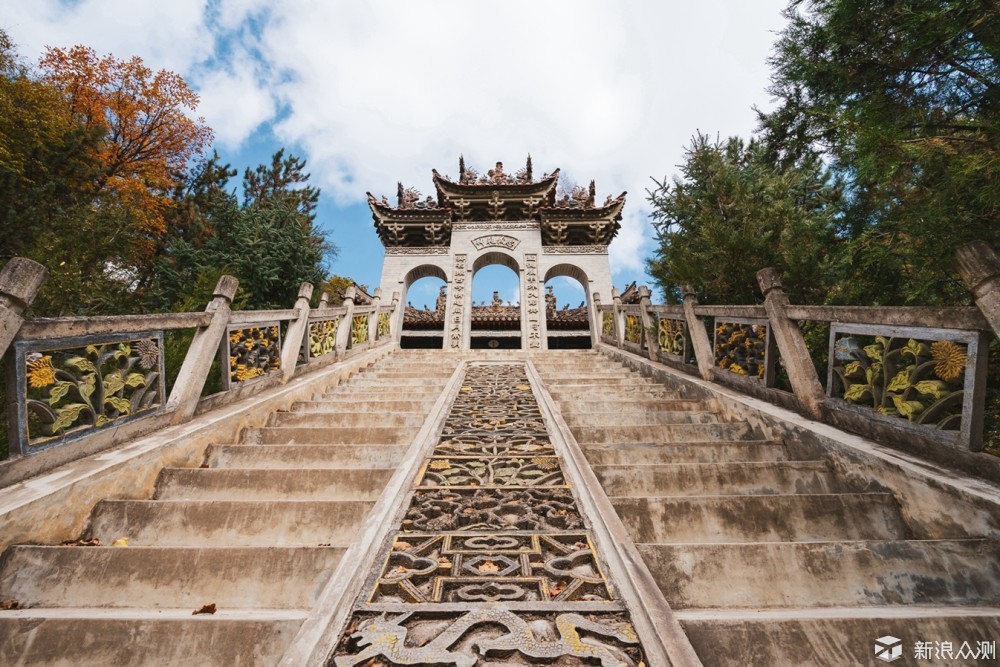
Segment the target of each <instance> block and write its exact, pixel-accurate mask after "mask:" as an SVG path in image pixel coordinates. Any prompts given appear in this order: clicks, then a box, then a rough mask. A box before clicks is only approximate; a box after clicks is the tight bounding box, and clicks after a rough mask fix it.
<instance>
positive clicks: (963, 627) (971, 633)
mask: <svg viewBox="0 0 1000 667" xmlns="http://www.w3.org/2000/svg"><path fill="white" fill-rule="evenodd" d="M822 611H824V612H826V613H822V614H819V613H817V612H816V611H815V610H812V609H808V608H807V609H801V608H800V609H795V608H791V609H787V610H783V611H782V613H780V614H769V613H767V612H762V611H761V610H753V611H749V612H745V613H743V614H741V615H739V616H730V615H723V614H718V613H714V612H709V613H707V614H704V615H699V616H695V615H694V614H688V613H685V612H683V611H681V612H678V616H679V617H680V618H681V625H682V626H683V627H684V630H685V631H686V632H687V635H688V637H689V638H690V640H691V643H692V644H694V646H695V649H696V650H697V651H698V653H699V655H711V656H712V665H718V666H719V667H745V666H746V665H761V666H770V665H815V666H816V667H843V666H844V665H875V664H881V663H879V662H877V661H876V660H875V657H874V655H875V651H874V645H875V642H874V640H875V639H876V638H877V637H884V636H886V635H891V636H893V637H898V638H899V639H901V640H903V645H904V650H905V651H906V656H907V658H912V656H913V651H914V647H915V646H916V642H918V641H925V642H926V641H933V640H929V639H928V638H929V637H942V638H943V637H953V638H954V640H952V639H947V640H946V639H942V640H938V641H956V640H957V644H956V649H957V648H958V647H960V646H961V643H962V642H963V641H967V642H969V643H970V644H971V645H973V646H975V645H976V642H979V641H987V642H988V641H995V640H996V637H997V628H998V625H1000V609H996V608H984V609H976V608H970V607H964V608H959V609H942V608H941V607H932V608H929V609H927V608H924V609H908V608H902V609H898V610H897V609H891V610H886V609H884V608H879V609H873V610H871V612H872V613H870V614H863V613H859V612H858V611H857V610H855V609H842V610H829V611H827V610H822ZM892 612H896V613H892ZM695 619H697V620H695ZM873 633H877V634H873ZM959 638H961V639H959ZM896 664H902V665H907V664H920V663H919V662H913V661H907V660H902V661H900V662H898V663H896ZM928 664H934V663H928ZM938 664H957V663H954V662H953V661H945V662H941V661H938ZM961 664H967V665H971V664H977V663H976V661H968V662H963V663H961ZM978 664H988V663H978Z"/></svg>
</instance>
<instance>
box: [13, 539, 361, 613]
mask: <svg viewBox="0 0 1000 667" xmlns="http://www.w3.org/2000/svg"><path fill="white" fill-rule="evenodd" d="M344 551H345V549H343V548H339V547H311V548H305V547H296V548H286V547H212V548H206V547H131V546H129V547H39V546H14V547H11V548H10V549H8V550H7V551H6V552H5V553H4V561H3V565H2V566H0V599H3V600H8V599H14V600H17V601H18V602H20V603H21V604H24V605H26V606H30V607H135V606H142V607H145V608H160V607H165V608H171V607H172V608H181V607H188V608H190V609H192V610H194V609H197V608H198V607H200V606H201V605H203V604H206V603H210V602H214V603H215V604H216V605H217V606H218V607H222V608H230V609H232V608H256V609H267V608H272V609H309V608H311V607H312V605H313V604H314V603H315V601H316V598H317V596H318V594H319V592H320V590H321V589H322V587H323V584H325V583H326V580H327V579H328V578H329V577H330V574H332V572H333V570H334V569H335V568H336V567H337V563H338V562H339V561H340V558H341V556H343V554H344Z"/></svg>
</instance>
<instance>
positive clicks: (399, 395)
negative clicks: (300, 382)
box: [313, 385, 442, 403]
mask: <svg viewBox="0 0 1000 667" xmlns="http://www.w3.org/2000/svg"><path fill="white" fill-rule="evenodd" d="M441 391H442V389H441V388H437V387H422V386H421V387H408V388H406V389H400V388H398V387H383V388H382V389H374V388H371V387H364V388H360V389H359V388H358V387H348V386H347V385H337V386H336V387H334V388H333V389H331V390H329V391H327V392H325V393H322V394H316V395H315V397H314V398H313V400H320V401H322V400H324V399H325V398H331V399H336V398H342V397H348V398H350V399H351V400H353V401H356V402H358V403H364V402H365V401H368V400H372V399H381V400H404V399H405V400H414V399H419V400H425V399H428V398H430V399H432V400H433V399H435V398H437V397H438V396H440V395H441Z"/></svg>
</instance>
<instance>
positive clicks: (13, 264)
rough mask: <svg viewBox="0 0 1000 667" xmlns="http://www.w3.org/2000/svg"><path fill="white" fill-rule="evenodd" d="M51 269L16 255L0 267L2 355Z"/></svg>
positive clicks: (0, 347)
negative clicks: (23, 314) (1, 269)
mask: <svg viewBox="0 0 1000 667" xmlns="http://www.w3.org/2000/svg"><path fill="white" fill-rule="evenodd" d="M48 275H49V272H48V270H46V268H45V267H44V266H42V265H41V264H39V263H38V262H34V261H32V260H30V259H27V258H25V257H12V258H11V259H10V261H9V262H7V264H6V265H5V266H4V267H3V271H0V356H2V355H3V354H4V353H5V352H6V351H7V347H8V346H10V344H11V343H12V342H13V341H14V337H15V336H17V332H18V330H19V329H20V328H21V324H22V323H23V322H24V317H22V316H21V314H22V313H23V312H24V311H25V310H27V309H28V306H30V305H31V302H32V301H34V300H35V297H36V296H38V290H39V289H41V287H42V283H43V282H45V279H46V278H47V277H48Z"/></svg>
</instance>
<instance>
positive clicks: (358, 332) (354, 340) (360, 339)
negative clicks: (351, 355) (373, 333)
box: [351, 315, 368, 346]
mask: <svg viewBox="0 0 1000 667" xmlns="http://www.w3.org/2000/svg"><path fill="white" fill-rule="evenodd" d="M367 342H368V316H367V315H355V316H354V317H353V318H352V319H351V345H352V346H353V345H360V344H361V343H367Z"/></svg>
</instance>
